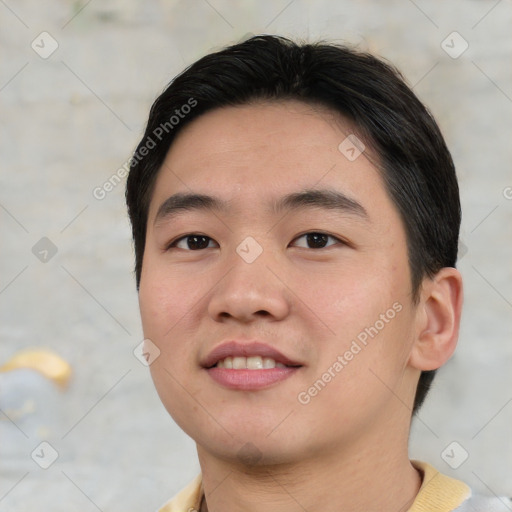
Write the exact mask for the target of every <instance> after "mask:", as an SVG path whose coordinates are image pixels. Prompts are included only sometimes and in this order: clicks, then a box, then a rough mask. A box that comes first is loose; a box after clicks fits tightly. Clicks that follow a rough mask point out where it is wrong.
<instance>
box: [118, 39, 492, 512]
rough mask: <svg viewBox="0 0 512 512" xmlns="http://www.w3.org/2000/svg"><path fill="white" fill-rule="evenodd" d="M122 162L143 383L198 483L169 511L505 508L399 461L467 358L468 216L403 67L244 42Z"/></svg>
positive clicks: (328, 49) (159, 117)
mask: <svg viewBox="0 0 512 512" xmlns="http://www.w3.org/2000/svg"><path fill="white" fill-rule="evenodd" d="M131 164H132V165H131V171H130V174H129V177H128V183H127V194H126V195H127V204H128V209H129V214H130V219H131V222H132V227H133V237H134V242H135V253H136V279H137V288H138V291H139V300H140V309H141V316H142V324H143V330H144V335H145V338H146V344H147V346H146V351H147V353H149V354H156V355H157V356H158V357H156V356H155V357H153V359H154V361H152V364H151V374H152V377H153V380H154V383H155V386H156V389H157V391H158V393H159V396H160V398H161V400H162V402H163V404H164V405H165V407H166V408H167V410H168V411H169V413H170V414H171V416H172V417H173V418H174V420H175V421H176V422H177V423H178V425H179V426H180V427H181V428H182V429H183V430H184V431H185V432H186V433H187V434H188V435H189V436H191V437H192V438H193V439H194V441H195V442H196V444H197V452H198V457H199V462H200V466H201V475H199V476H198V477H197V478H196V479H195V480H194V481H193V482H192V483H191V484H190V485H189V486H188V487H187V488H186V489H184V490H183V491H182V492H181V493H180V494H178V495H177V496H176V497H175V498H174V499H173V500H171V501H170V502H169V503H167V504H166V505H165V506H164V507H163V508H162V509H161V510H162V511H167V512H169V511H179V512H185V511H190V512H191V511H193V510H196V511H202V512H204V511H206V510H207V511H209V512H231V511H240V510H244V511H251V512H257V511H265V512H266V511H269V510H272V511H277V512H285V511H299V510H307V511H310V512H313V511H322V512H334V511H340V510H350V511H360V512H368V511H379V512H387V511H389V512H391V511H392V512H398V511H404V512H405V511H406V510H410V511H426V510H428V511H430V512H433V511H451V510H457V511H463V510H464V511H465V510H482V511H483V510H486V511H487V510H494V509H493V508H492V507H493V506H499V505H501V506H502V502H501V501H497V502H496V503H494V504H493V500H491V499H487V498H478V497H475V496H471V491H470V489H469V488H468V486H467V485H466V484H464V483H463V482H460V481H457V480H454V479H452V478H449V477H447V476H444V475H442V474H440V473H438V472H437V471H436V470H435V469H434V468H433V467H431V466H430V465H428V464H425V463H422V462H418V461H410V460H409V456H408V436H409V428H410V422H411V417H412V415H413V414H414V412H415V411H416V410H417V409H418V407H419V406H420V405H421V403H422V401H423V399H424V398H425V394H426V393H427V391H428V388H429V385H430V382H431V380H432V378H433V376H434V372H435V370H436V369H437V368H439V367H440V366H441V365H443V364H444V363H445V362H446V361H447V360H448V359H449V357H450V356H451V355H452V353H453V351H454V349H455V345H456V342H457V336H458V330H459V319H460V314H461V307H462V281H461V276H460V274H459V272H458V271H457V270H456V269H455V263H456V259H457V243H458V234H459V225H460V215H461V213H460V203H459V193H458V185H457V179H456V175H455V169H454V166H453V162H452V159H451V157H450V154H449V151H448V149H447V148H446V145H445V142H444V140H443V137H442V135H441V133H440V131H439V129H438V127H437V125H436V123H435V121H434V120H433V119H432V117H431V116H430V114H429V113H428V111H427V110H426V109H425V107H424V106H423V105H422V104H421V103H420V102H419V100H418V99H417V98H416V97H415V95H414V94H413V93H412V91H411V90H410V89H409V88H408V87H407V86H406V85H405V84H404V82H403V80H402V78H401V76H400V75H399V73H398V72H397V71H396V70H394V69H393V68H392V67H390V66H389V65H387V64H385V63H383V62H382V61H380V60H378V59H376V58H375V57H373V56H371V55H367V54H362V53H358V52H355V51H353V50H350V49H347V48H343V47H339V46H334V45H330V44H303V45H298V44H296V43H293V42H291V41H289V40H287V39H284V38H279V37H273V36H256V37H253V38H251V39H249V40H247V41H245V42H243V43H240V44H237V45H234V46H231V47H229V48H226V49H224V50H222V51H219V52H217V53H213V54H211V55H207V56H206V57H204V58H202V59H200V60H199V61H198V62H196V63H195V64H193V65H192V66H190V67H189V68H188V69H187V70H185V71H184V72H183V73H182V74H181V75H179V76H178V77H177V78H176V79H175V80H174V81H173V82H172V83H171V84H170V85H169V86H168V88H167V89H166V90H165V91H164V92H163V93H162V94H161V96H160V97H159V98H158V99H157V100H156V101H155V103H154V105H153V107H152V108H151V112H150V116H149V121H148V125H147V128H146V131H145V134H144V137H143V138H142V140H141V142H140V144H139V145H138V147H137V149H136V151H135V154H134V158H133V160H132V162H131ZM496 510H498V509H497V508H496Z"/></svg>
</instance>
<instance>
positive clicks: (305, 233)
mask: <svg viewBox="0 0 512 512" xmlns="http://www.w3.org/2000/svg"><path fill="white" fill-rule="evenodd" d="M311 234H316V235H327V237H328V238H332V239H333V240H336V242H337V244H336V243H335V244H331V245H328V246H327V247H320V248H310V247H299V249H309V250H313V251H320V250H322V249H328V248H329V247H333V246H336V245H338V244H341V245H347V246H351V244H350V242H348V241H347V240H344V239H343V238H340V237H339V236H336V235H333V234H331V233H329V232H327V231H321V230H308V231H305V232H303V233H301V234H299V235H297V236H295V237H294V238H293V240H292V242H291V243H293V242H295V241H296V240H298V239H299V238H302V237H304V236H306V235H311ZM192 236H202V237H205V238H208V239H209V240H210V241H213V242H215V243H216V244H217V245H218V243H217V242H216V241H215V240H214V239H213V238H212V237H211V236H208V235H205V234H203V233H199V232H192V233H186V234H184V235H181V236H179V237H177V238H175V239H174V240H172V241H171V242H169V243H168V244H166V246H165V251H168V250H169V249H171V248H173V247H175V246H176V244H177V243H179V242H180V241H181V240H184V239H186V238H189V237H192ZM208 245H209V244H208ZM178 249H181V247H178ZM204 249H212V247H205V248H204ZM204 249H197V250H192V249H182V250H184V251H187V252H199V251H202V250H204Z"/></svg>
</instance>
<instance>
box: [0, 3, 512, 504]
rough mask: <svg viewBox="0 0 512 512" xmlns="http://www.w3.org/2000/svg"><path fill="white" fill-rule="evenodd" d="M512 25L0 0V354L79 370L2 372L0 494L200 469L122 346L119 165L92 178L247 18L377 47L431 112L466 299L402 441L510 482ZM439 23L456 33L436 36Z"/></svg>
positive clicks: (333, 8) (73, 490)
mask: <svg viewBox="0 0 512 512" xmlns="http://www.w3.org/2000/svg"><path fill="white" fill-rule="evenodd" d="M511 26H512V4H511V3H510V1H507V0H503V1H495V0H493V1H483V0H482V1H476V0H474V1H469V0H466V1H451V2H444V1H431V2H427V1H420V0H415V1H414V2H413V1H412V0H411V1H407V0H395V1H387V2H379V1H377V0H371V1H369V0H367V1H355V0H348V1H347V0H344V1H334V0H319V1H312V0H311V1H303V0H295V1H292V2H290V1H289V0H279V1H275V2H274V1H272V2H271V1H256V0H250V1H247V0H246V1H244V2H242V1H231V2H229V1H228V0H210V1H209V2H207V1H206V0H192V1H168V2H164V1H148V2H136V1H135V0H128V1H123V2H121V1H120V0H117V1H115V0H112V1H103V2H101V1H94V0H93V1H91V2H70V1H63V0H61V1H57V0H53V1H49V2H36V1H34V0H19V1H15V0H9V1H6V2H0V46H1V48H0V59H1V66H0V129H1V133H0V154H1V159H0V166H1V167H0V168H1V188H0V223H1V224H0V226H1V240H2V245H1V251H0V264H1V274H0V315H1V317H0V336H1V343H0V361H5V360H7V359H8V358H9V357H10V356H11V355H12V354H13V353H14V352H15V351H17V350H18V349H21V348H24V347H31V346H45V347H50V348H52V349H54V350H55V351H57V352H58V353H60V354H61V355H62V356H63V357H65V358H66V359H68V360H69V361H70V362H71V364H72V365H73V369H74V378H73V381H72V383H71V385H70V387H69V389H68V390H67V391H66V392H60V391H58V390H57V389H56V388H55V387H54V386H53V385H52V384H50V383H49V382H48V381H45V380H44V379H43V378H42V377H40V376H39V375H36V374H33V373H30V372H26V371H20V372H16V373H14V372H13V373H9V374H0V408H1V409H2V411H3V412H0V509H1V510H5V511H14V510H17V511H18V510H28V509H35V508H38V509H39V508H40V509H42V510H53V511H55V512H58V511H66V512H69V511H73V510H77V511H78V510H80V511H87V510H91V511H94V510H98V508H99V509H101V510H105V511H106V510H109V511H110V510H112V511H117V510H119V511H121V510H123V511H135V510H154V509H155V508H156V507H157V506H158V505H160V504H161V503H162V502H163V501H165V500H166V499H168V498H169V497H170V496H171V495H172V494H174V493H175V492H176V491H177V490H178V489H180V488H181V487H182V486H183V485H184V484H186V483H187V482H188V481H189V480H190V479H191V478H192V477H193V476H194V475H195V474H196V472H197V471H198V470H199V466H198V463H197V461H196V457H195V448H194V444H193V442H192V441H191V440H190V439H188V438H187V437H186V436H185V435H184V434H183V433H182V432H181V431H180V430H179V429H178V428H177V427H176V426H175V425H174V423H173V422H172V420H171V419H170V418H169V417H168V415H167V413H165V412H164V410H163V407H162V406H161V404H160V402H159V400H158V398H157V396H156V393H155V391H154V389H153V386H152V383H151V380H150V377H149V373H148V371H147V369H146V368H145V367H144V366H143V365H142V364H140V363H139V361H138V360H137V359H136V358H135V357H134V356H133V354H132V351H133V349H134V347H135V346H136V345H137V344H138V343H139V342H140V340H141V339H142V331H141V327H140V322H139V318H138V309H137V296H136V292H135V286H134V282H133V279H132V275H131V268H132V248H131V241H130V232H129V226H128V222H127V217H126V213H125V207H124V203H123V193H124V182H123V183H122V184H120V185H118V186H117V187H116V188H115V189H114V190H113V191H111V192H110V193H109V194H107V196H106V197H105V198H104V199H103V200H98V199H96V198H95V197H94V196H93V190H94V189H95V187H98V186H101V185H102V184H103V183H104V182H105V181H106V180H108V179H109V178H110V177H111V176H112V175H113V174H114V173H116V171H117V170H118V169H119V168H120V167H121V166H122V165H123V163H125V162H126V160H127V159H128V158H129V156H130V153H131V151H132V150H133V148H134V146H135V144H136V142H137V141H138V139H139V137H140V136H141V133H142V129H143V126H144V123H145V121H146V116H147V113H148V110H149V106H150V105H151V103H152V101H153V100H154V98H155V97H156V95H157V94H158V93H159V92H160V91H161V90H162V88H163V87H164V86H165V84H167V83H168V82H169V81H170V79H171V78H172V77H173V76H174V75H175V74H176V73H178V72H179V71H180V70H181V69H182V68H183V67H184V66H185V65H187V64H189V63H191V62H192V61H193V60H195V59H196V58H198V57H199V56H201V55H203V54H204V53H206V52H208V51H209V50H211V49H213V48H218V47H220V46H222V45H225V44H228V43H232V42H235V41H237V40H239V39H240V38H241V37H243V36H244V35H246V34H247V33H260V32H267V33H279V34H283V35H288V36H292V37H295V36H297V37H301V38H310V39H316V38H320V37H322V38H328V39H335V40H338V41H340V42H341V41H345V42H349V43H355V44H358V45H359V46H360V48H362V49H368V50H370V51H372V52H375V53H377V54H379V55H381V56H383V57H385V58H387V59H389V60H391V61H392V62H393V63H395V64H396V65H397V66H398V67H399V68H400V69H401V70H402V71H403V73H404V75H405V76H406V78H407V80H408V81H409V83H410V84H411V85H414V90H415V91H416V93H417V94H418V95H419V97H420V98H421V99H422V100H423V101H424V102H425V103H426V104H427V105H428V106H429V107H430V108H431V110H432V112H433V113H434V115H435V116H436V118H437V119H438V121H439V124H440V126H441V128H442V130H443V132H444V134H445V136H446V139H447V141H448V144H449V146H450V148H451V150H452V153H453V157H454V159H455V162H456V165H457V169H458V175H459V178H460V186H461V195H462V203H463V213H464V217H463V229H462V240H463V243H464V245H465V247H466V248H467V253H466V254H464V255H463V257H462V258H461V260H460V270H461V272H462V273H463V276H464V279H465V293H466V303H465V313H464V317H463V321H462V332H461V337H460V345H459V348H458V350H457V353H456V355H455V356H454V357H453V359H452V360H451V361H450V362H449V363H448V364H447V365H446V367H445V368H443V369H442V370H441V371H440V373H439V375H438V377H437V379H436V381H435V386H434V389H433V391H432V393H431V395H430V397H429V399H428V401H427V403H426V405H425V407H424V408H423V410H422V412H421V414H420V420H419V421H418V420H416V421H415V423H414V426H413V434H412V439H411V457H413V458H419V459H423V460H427V461H428V462H430V463H432V464H434V465H435V466H436V467H437V468H438V469H440V470H442V471H444V472H446V473H447V474H449V475H453V476H455V477H457V478H462V479H464V480H466V481H467V482H468V483H469V484H470V485H472V486H473V487H474V488H476V489H477V490H479V491H481V492H484V493H487V494H490V493H496V494H508V495H511V494H512V483H511V482H512V479H511V469H510V468H511V467H512V442H511V438H510V433H511V425H512V403H511V401H512V386H511V384H512V377H511V373H512V372H511V371H510V368H511V356H512V343H511V340H512V315H511V313H512V286H511V283H512V273H511V270H512V269H511V265H510V262H511V255H512V244H511V240H512V222H511V221H512V199H511V198H512V189H511V188H510V187H512V173H511V152H512V144H511V139H510V135H511V130H510V129H511V125H512V83H511V73H510V62H512V60H511V57H512V38H511V37H510V27H511ZM43 31H46V32H48V33H49V34H50V35H51V37H52V38H53V39H54V40H55V41H56V42H57V43H58V48H57V49H56V51H55V52H54V53H53V54H52V55H50V56H48V57H47V58H46V59H44V58H42V57H41V56H40V55H39V54H38V53H36V52H35V51H34V50H33V49H32V48H31V43H32V41H35V42H34V46H36V45H38V46H36V48H37V49H38V51H39V52H40V53H43V55H44V52H49V51H50V50H51V48H52V46H51V45H52V44H54V43H52V41H51V40H50V39H49V38H48V36H39V34H40V33H41V32H43ZM454 31H456V32H458V34H460V37H462V38H463V39H460V38H459V36H458V35H455V36H454V35H451V36H450V37H448V39H446V38H447V36H449V35H450V34H452V32H454ZM41 39H43V41H41ZM443 40H445V41H446V42H445V43H443ZM464 41H466V42H467V44H468V45H469V47H468V48H467V50H466V51H465V52H464V53H463V54H462V55H460V56H458V58H452V57H451V56H449V55H448V54H447V53H446V51H445V50H448V51H449V52H451V53H452V56H456V55H455V54H458V53H459V52H460V51H461V50H462V49H463V48H464V46H465V43H464ZM443 47H444V49H443ZM450 47H452V48H450ZM44 56H46V55H44ZM507 187H508V188H507ZM42 237H48V238H49V239H50V240H51V241H52V243H53V244H54V245H55V246H56V248H57V253H56V254H55V255H54V256H53V257H51V258H50V259H49V261H47V262H41V261H39V259H37V258H36V257H35V255H34V254H33V252H32V248H33V246H34V245H35V244H36V243H37V242H38V241H39V240H40V239H41V238H42ZM465 251H466V249H464V250H463V253H464V252H465ZM8 417H9V418H10V419H8ZM43 441H47V442H49V443H50V444H51V445H52V446H53V447H54V448H55V449H56V450H57V452H58V454H59V457H58V459H57V460H56V462H55V463H54V464H53V465H52V466H50V467H49V468H48V469H46V470H43V469H41V468H40V467H39V466H38V465H36V463H35V462H34V461H33V460H32V458H31V456H30V454H31V453H32V451H33V450H34V449H35V448H36V447H37V446H38V445H39V443H41V442H43ZM453 441H456V442H457V443H459V445H460V446H458V445H457V446H456V447H455V450H454V452H453V453H454V457H455V458H456V459H457V460H459V458H460V457H461V455H462V454H463V452H462V449H464V450H466V451H467V452H468V454H469V458H468V459H467V460H466V461H465V462H464V463H463V464H462V465H461V466H460V467H459V468H458V469H451V468H450V467H449V466H448V464H447V463H446V462H445V460H443V458H442V457H441V453H442V452H443V450H444V449H445V448H446V447H447V446H448V445H449V444H450V443H452V442H453ZM461 447H462V448H461ZM448 452H449V453H450V454H451V452H450V450H449V451H448ZM46 453H48V451H47V452H46ZM452 458H453V457H452ZM455 462H457V461H455ZM451 463H452V465H455V464H454V462H451Z"/></svg>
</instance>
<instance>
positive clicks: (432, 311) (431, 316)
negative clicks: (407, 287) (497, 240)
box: [409, 267, 463, 370]
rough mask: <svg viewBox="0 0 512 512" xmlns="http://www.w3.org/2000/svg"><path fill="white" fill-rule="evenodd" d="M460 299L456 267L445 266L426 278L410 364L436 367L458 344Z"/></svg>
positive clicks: (425, 368)
mask: <svg viewBox="0 0 512 512" xmlns="http://www.w3.org/2000/svg"><path fill="white" fill-rule="evenodd" d="M462 302H463V292H462V276H461V275H460V272H459V271H458V270H456V269H455V268H452V267H444V268H442V269H441V270H440V271H439V272H438V273H437V274H436V275H435V276H434V277H433V278H432V279H425V281H424V283H423V289H422V292H421V297H420V303H419V304H418V306H417V317H416V337H415V340H414V345H413V347H412V349H411V354H410V357H409V365H410V366H412V367H414V368H416V369H418V370H435V369H437V368H439V367H440V366H442V365H443V364H444V363H446V361H448V359H449V358H450V357H451V355H452V354H453V352H454V350H455V347H456V345H457V340H458V336H459V325H460V316H461V311H462Z"/></svg>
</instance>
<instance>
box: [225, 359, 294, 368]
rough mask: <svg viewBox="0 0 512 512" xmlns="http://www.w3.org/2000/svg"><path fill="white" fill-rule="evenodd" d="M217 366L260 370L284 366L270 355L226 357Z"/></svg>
mask: <svg viewBox="0 0 512 512" xmlns="http://www.w3.org/2000/svg"><path fill="white" fill-rule="evenodd" d="M215 366H216V367H217V368H232V369H234V370H260V369H262V368H263V369H266V368H284V367H285V365H284V364H283V363H276V361H275V360H274V359H272V358H271V357H260V356H250V357H226V359H221V360H220V361H218V362H217V364H216V365H215Z"/></svg>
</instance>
